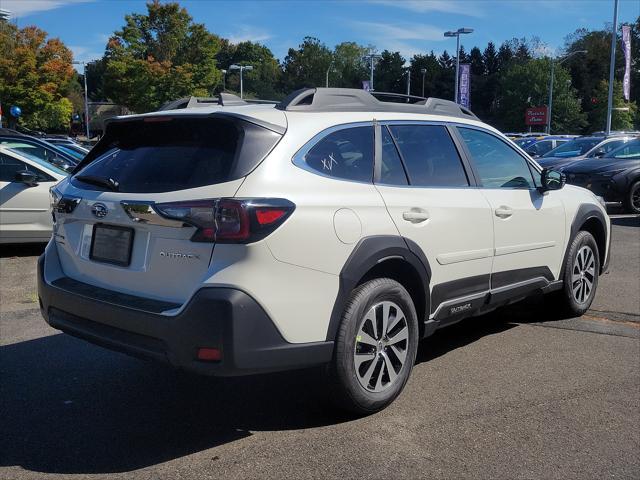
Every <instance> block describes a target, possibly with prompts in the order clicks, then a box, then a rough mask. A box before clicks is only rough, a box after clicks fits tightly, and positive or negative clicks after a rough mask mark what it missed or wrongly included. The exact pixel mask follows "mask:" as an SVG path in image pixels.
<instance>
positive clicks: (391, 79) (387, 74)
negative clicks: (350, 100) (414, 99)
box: [373, 50, 407, 93]
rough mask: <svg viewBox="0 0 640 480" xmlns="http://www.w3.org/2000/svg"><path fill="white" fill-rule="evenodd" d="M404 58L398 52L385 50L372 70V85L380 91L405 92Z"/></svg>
mask: <svg viewBox="0 0 640 480" xmlns="http://www.w3.org/2000/svg"><path fill="white" fill-rule="evenodd" d="M404 64H405V59H404V57H403V56H402V55H400V52H390V51H389V50H385V51H384V52H382V53H381V54H380V59H379V60H378V63H377V64H376V67H375V70H374V73H373V74H374V79H375V81H374V83H373V86H374V87H375V89H376V90H378V91H381V92H391V93H406V91H407V87H406V85H407V83H406V82H407V80H406V78H407V77H406V75H405V69H404Z"/></svg>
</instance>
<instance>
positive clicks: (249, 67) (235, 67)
mask: <svg viewBox="0 0 640 480" xmlns="http://www.w3.org/2000/svg"><path fill="white" fill-rule="evenodd" d="M229 70H240V98H244V84H243V80H242V72H244V71H245V70H247V71H251V70H253V66H252V65H235V64H234V65H231V66H230V67H229Z"/></svg>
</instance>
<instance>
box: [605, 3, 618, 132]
mask: <svg viewBox="0 0 640 480" xmlns="http://www.w3.org/2000/svg"><path fill="white" fill-rule="evenodd" d="M617 31H618V0H613V26H612V27H611V61H610V62H609V96H608V98H607V128H606V130H605V132H606V134H607V135H609V134H610V133H611V109H612V108H613V76H614V70H615V67H616V41H617Z"/></svg>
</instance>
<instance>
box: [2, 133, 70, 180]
mask: <svg viewBox="0 0 640 480" xmlns="http://www.w3.org/2000/svg"><path fill="white" fill-rule="evenodd" d="M0 145H4V146H5V147H8V148H11V149H12V150H15V151H17V152H22V153H25V154H27V155H29V156H31V157H37V158H39V159H41V160H42V161H44V162H47V163H49V164H51V165H53V166H55V167H57V168H61V169H62V170H65V171H67V172H70V171H71V170H73V168H74V167H75V166H76V165H77V164H78V162H79V160H78V158H77V157H75V156H73V155H71V154H70V153H68V152H65V151H64V150H62V149H60V148H58V147H57V146H55V145H52V144H50V143H48V142H46V141H44V140H42V139H40V138H34V137H29V136H26V135H23V136H14V135H13V136H12V135H0Z"/></svg>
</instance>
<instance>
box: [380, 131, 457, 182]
mask: <svg viewBox="0 0 640 480" xmlns="http://www.w3.org/2000/svg"><path fill="white" fill-rule="evenodd" d="M389 129H390V131H391V134H392V135H393V138H394V140H395V142H396V144H397V145H398V149H399V150H400V154H401V155H402V160H403V161H404V166H405V167H406V169H407V176H408V177H409V183H410V184H411V185H414V186H419V187H467V186H469V180H468V178H467V175H466V173H465V170H464V167H463V165H462V161H461V159H460V155H458V151H457V150H456V147H455V145H454V143H453V140H452V139H451V136H450V135H449V132H448V131H447V129H446V127H444V126H442V125H391V126H389Z"/></svg>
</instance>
